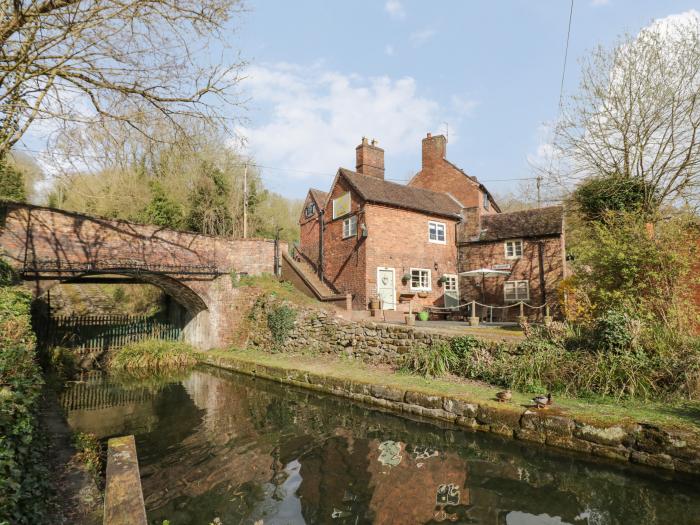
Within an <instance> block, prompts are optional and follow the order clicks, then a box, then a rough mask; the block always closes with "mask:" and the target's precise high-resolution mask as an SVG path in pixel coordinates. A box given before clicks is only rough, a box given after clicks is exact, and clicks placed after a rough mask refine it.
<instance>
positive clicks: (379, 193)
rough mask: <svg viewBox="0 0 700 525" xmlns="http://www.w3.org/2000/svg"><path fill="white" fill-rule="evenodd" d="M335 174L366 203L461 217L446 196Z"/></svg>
mask: <svg viewBox="0 0 700 525" xmlns="http://www.w3.org/2000/svg"><path fill="white" fill-rule="evenodd" d="M338 174H339V175H340V176H342V177H343V178H344V179H345V180H346V181H348V183H349V184H350V186H352V188H353V189H354V190H355V191H356V192H357V193H358V194H359V195H360V197H362V198H363V199H364V200H365V201H367V202H374V203H377V204H385V205H387V206H395V207H397V208H404V209H408V210H415V211H419V212H422V213H427V214H431V215H441V216H446V217H451V218H454V219H459V218H461V211H462V208H463V206H462V204H461V203H460V202H458V201H457V199H455V198H454V197H452V196H451V195H450V194H448V193H440V192H436V191H430V190H424V189H422V188H414V187H412V186H405V185H403V184H396V183H395V182H388V181H385V180H384V179H379V178H377V177H369V176H367V175H362V174H361V173H356V172H354V171H351V170H348V169H345V168H340V169H339V170H338Z"/></svg>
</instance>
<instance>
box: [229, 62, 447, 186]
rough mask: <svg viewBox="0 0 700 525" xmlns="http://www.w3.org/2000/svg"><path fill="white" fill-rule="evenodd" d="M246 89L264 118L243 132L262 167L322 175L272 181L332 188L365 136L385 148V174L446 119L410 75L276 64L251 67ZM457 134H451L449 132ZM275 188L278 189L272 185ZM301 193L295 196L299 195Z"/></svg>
mask: <svg viewBox="0 0 700 525" xmlns="http://www.w3.org/2000/svg"><path fill="white" fill-rule="evenodd" d="M246 82H247V87H248V89H249V91H250V93H251V95H254V97H255V98H254V100H255V101H256V104H258V105H259V106H261V109H262V110H264V114H261V115H260V118H257V117H256V118H255V123H254V124H252V125H250V126H247V127H243V128H241V129H239V132H240V133H241V135H243V136H244V137H245V138H246V142H247V143H248V145H249V148H250V153H251V154H252V155H253V156H254V158H255V159H256V160H257V161H258V162H259V163H260V164H263V165H268V166H272V167H284V168H287V169H290V170H303V171H307V172H320V173H323V174H326V175H315V174H313V173H311V174H309V173H299V172H291V171H290V172H289V173H284V174H283V175H279V172H274V173H273V172H270V173H266V179H267V180H269V179H270V177H278V176H279V177H280V179H279V180H278V181H277V182H278V183H279V184H289V182H288V181H283V180H282V179H283V178H294V179H307V180H308V181H309V182H312V183H314V184H319V185H321V187H326V186H328V184H329V182H330V179H331V178H332V176H333V175H334V174H335V172H336V170H337V168H338V167H339V166H346V167H350V168H354V164H355V157H354V154H355V146H357V144H359V142H360V139H361V138H362V137H363V136H367V137H368V138H376V139H378V140H379V143H380V146H381V147H383V148H384V149H385V150H386V156H387V163H386V166H387V176H388V177H391V176H392V175H393V176H394V178H398V177H403V176H404V175H405V174H404V173H396V168H395V171H393V172H392V162H391V160H392V157H393V158H394V159H396V161H397V163H396V164H394V166H396V165H397V164H398V163H399V162H400V159H402V158H405V157H406V155H414V154H416V152H417V151H418V152H419V151H420V140H421V138H422V137H424V136H425V133H426V132H428V131H431V130H435V129H437V128H438V127H439V125H440V124H441V123H442V122H443V121H446V120H449V122H450V125H451V132H452V129H455V131H457V129H456V127H457V126H456V125H457V123H458V122H459V120H460V118H459V116H458V115H455V114H454V112H452V113H451V117H452V118H448V117H449V116H450V115H447V114H446V113H445V112H443V109H442V108H441V107H440V104H438V102H436V101H435V100H432V99H429V98H427V97H424V96H421V95H420V94H419V93H418V89H417V86H416V82H415V80H414V79H413V78H411V77H403V78H397V79H395V78H390V77H388V76H380V77H363V76H360V75H354V74H342V73H339V72H335V71H330V70H327V69H325V68H324V67H322V66H321V65H315V66H311V67H303V66H299V65H292V64H272V65H260V66H254V67H251V68H250V70H249V73H248V79H247V81H246ZM451 135H452V133H451ZM273 189H275V188H274V184H273ZM298 190H299V188H295V189H294V190H293V191H295V192H298Z"/></svg>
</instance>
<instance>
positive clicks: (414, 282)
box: [411, 268, 432, 291]
mask: <svg viewBox="0 0 700 525" xmlns="http://www.w3.org/2000/svg"><path fill="white" fill-rule="evenodd" d="M431 284H432V281H431V280H430V270H426V269H424V268H411V290H423V291H429V290H432V286H431Z"/></svg>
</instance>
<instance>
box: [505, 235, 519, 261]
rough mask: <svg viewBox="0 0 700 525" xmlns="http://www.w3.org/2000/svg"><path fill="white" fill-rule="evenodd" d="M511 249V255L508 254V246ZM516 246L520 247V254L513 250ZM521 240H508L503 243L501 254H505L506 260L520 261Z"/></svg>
mask: <svg viewBox="0 0 700 525" xmlns="http://www.w3.org/2000/svg"><path fill="white" fill-rule="evenodd" d="M509 244H510V245H511V246H512V247H513V254H512V255H509V254H508V245H509ZM516 246H520V253H519V254H518V253H517V250H516V249H515V247H516ZM523 247H524V245H523V240H522V239H510V240H508V241H506V242H504V243H503V252H504V253H505V256H506V259H520V258H521V257H522V256H523Z"/></svg>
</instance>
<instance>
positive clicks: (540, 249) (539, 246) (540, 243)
mask: <svg viewBox="0 0 700 525" xmlns="http://www.w3.org/2000/svg"><path fill="white" fill-rule="evenodd" d="M537 250H538V255H539V260H540V261H539V262H540V293H541V294H542V304H545V303H546V302H547V287H546V286H545V282H544V241H537Z"/></svg>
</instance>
